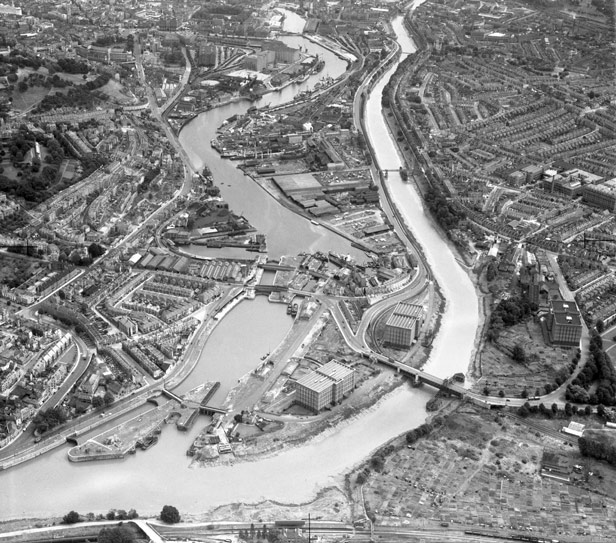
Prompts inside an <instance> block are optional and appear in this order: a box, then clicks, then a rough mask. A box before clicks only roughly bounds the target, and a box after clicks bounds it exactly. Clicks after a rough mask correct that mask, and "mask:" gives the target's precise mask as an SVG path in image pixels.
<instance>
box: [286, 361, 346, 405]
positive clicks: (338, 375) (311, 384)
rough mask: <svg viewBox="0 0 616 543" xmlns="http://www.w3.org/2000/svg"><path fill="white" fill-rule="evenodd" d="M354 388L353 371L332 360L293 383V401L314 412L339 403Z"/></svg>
mask: <svg viewBox="0 0 616 543" xmlns="http://www.w3.org/2000/svg"><path fill="white" fill-rule="evenodd" d="M354 388H355V370H353V369H352V368H350V367H348V366H346V365H344V364H341V363H339V362H336V361H334V360H332V361H330V362H328V363H327V364H324V365H323V366H321V367H320V368H318V369H317V370H315V371H313V372H311V373H309V374H308V375H304V377H302V378H301V379H299V380H298V381H297V383H295V401H296V402H297V403H298V404H300V405H303V406H304V407H307V408H308V409H311V410H313V411H315V412H317V413H318V412H319V411H321V409H324V408H326V407H328V406H330V405H332V404H335V403H338V402H340V401H341V400H342V399H343V398H344V397H345V396H346V395H348V394H349V393H350V392H351V391H352V390H353V389H354Z"/></svg>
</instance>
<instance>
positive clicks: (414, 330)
mask: <svg viewBox="0 0 616 543" xmlns="http://www.w3.org/2000/svg"><path fill="white" fill-rule="evenodd" d="M423 320H424V309H423V307H422V306H420V305H415V304H411V303H408V302H400V303H399V304H398V305H397V306H396V308H395V309H394V312H393V313H392V314H391V315H390V316H389V318H388V319H387V322H386V323H385V335H384V337H383V342H384V344H385V345H387V346H389V347H395V348H398V349H408V348H409V347H410V346H411V345H412V343H413V342H414V341H415V340H416V339H417V338H418V337H419V333H420V331H421V325H422V324H423Z"/></svg>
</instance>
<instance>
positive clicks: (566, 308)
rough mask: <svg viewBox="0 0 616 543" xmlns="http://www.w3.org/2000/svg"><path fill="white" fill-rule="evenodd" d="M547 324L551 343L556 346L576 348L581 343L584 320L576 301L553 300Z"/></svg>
mask: <svg viewBox="0 0 616 543" xmlns="http://www.w3.org/2000/svg"><path fill="white" fill-rule="evenodd" d="M547 324H548V331H549V332H550V341H551V342H552V343H554V344H555V345H565V346H567V345H569V346H575V345H578V344H579V343H580V338H581V337H582V320H581V318H580V312H579V310H578V307H577V304H576V303H575V302H574V301H572V300H571V301H569V300H551V301H550V314H549V315H548V322H547Z"/></svg>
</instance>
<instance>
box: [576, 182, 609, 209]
mask: <svg viewBox="0 0 616 543" xmlns="http://www.w3.org/2000/svg"><path fill="white" fill-rule="evenodd" d="M582 201H583V202H584V203H585V204H588V205H591V206H595V207H600V208H602V209H607V210H609V211H611V212H612V213H613V212H614V211H616V177H615V178H614V179H610V180H609V181H606V182H605V183H603V184H601V185H586V186H584V188H583V189H582Z"/></svg>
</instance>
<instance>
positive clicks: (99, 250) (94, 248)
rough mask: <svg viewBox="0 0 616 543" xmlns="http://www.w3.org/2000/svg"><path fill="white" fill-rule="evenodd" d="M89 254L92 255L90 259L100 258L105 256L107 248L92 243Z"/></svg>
mask: <svg viewBox="0 0 616 543" xmlns="http://www.w3.org/2000/svg"><path fill="white" fill-rule="evenodd" d="M88 254H89V255H90V258H93V259H94V258H98V257H99V256H103V255H104V254H105V248H104V247H103V246H102V245H99V244H98V243H92V244H91V245H90V246H89V247H88Z"/></svg>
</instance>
